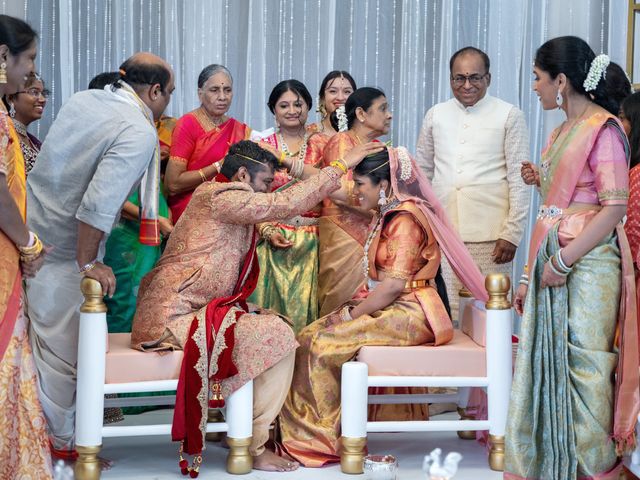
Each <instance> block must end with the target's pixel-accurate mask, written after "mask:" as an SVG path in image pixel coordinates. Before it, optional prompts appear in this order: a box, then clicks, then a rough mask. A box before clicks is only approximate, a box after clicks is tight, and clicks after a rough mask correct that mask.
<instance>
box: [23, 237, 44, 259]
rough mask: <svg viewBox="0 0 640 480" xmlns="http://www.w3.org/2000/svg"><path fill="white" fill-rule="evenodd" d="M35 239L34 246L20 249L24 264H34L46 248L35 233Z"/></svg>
mask: <svg viewBox="0 0 640 480" xmlns="http://www.w3.org/2000/svg"><path fill="white" fill-rule="evenodd" d="M33 239H34V241H33V245H31V246H30V247H18V250H19V251H20V259H21V260H22V261H23V262H32V261H33V260H35V259H36V258H38V257H39V256H40V254H41V253H42V249H43V248H44V247H43V245H42V241H40V238H38V236H37V235H36V234H35V233H34V234H33Z"/></svg>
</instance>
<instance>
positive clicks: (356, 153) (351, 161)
mask: <svg viewBox="0 0 640 480" xmlns="http://www.w3.org/2000/svg"><path fill="white" fill-rule="evenodd" d="M384 149H385V145H384V143H382V142H368V143H362V144H360V145H356V146H355V147H353V148H352V149H351V150H349V152H347V154H346V155H345V156H344V159H343V160H344V163H346V164H347V168H349V169H351V168H353V167H355V166H356V165H358V164H359V163H360V162H361V161H362V159H363V158H364V157H366V156H368V155H373V154H374V153H378V152H381V151H382V150H384Z"/></svg>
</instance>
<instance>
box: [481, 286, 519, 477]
mask: <svg viewBox="0 0 640 480" xmlns="http://www.w3.org/2000/svg"><path fill="white" fill-rule="evenodd" d="M485 287H486V289H487V292H488V293H489V300H488V301H487V304H486V308H487V327H486V332H487V376H488V378H489V386H488V387H487V402H488V405H487V407H488V411H489V412H488V413H489V424H490V427H489V443H490V445H491V450H490V453H489V466H490V467H491V469H492V470H497V471H504V435H505V430H506V425H507V414H508V412H509V397H510V394H511V378H512V358H513V357H512V355H513V354H512V351H513V350H512V345H511V330H512V327H511V302H510V301H509V300H508V299H507V295H508V294H509V290H510V289H511V281H510V280H509V277H508V276H506V275H504V274H491V275H487V278H486V280H485Z"/></svg>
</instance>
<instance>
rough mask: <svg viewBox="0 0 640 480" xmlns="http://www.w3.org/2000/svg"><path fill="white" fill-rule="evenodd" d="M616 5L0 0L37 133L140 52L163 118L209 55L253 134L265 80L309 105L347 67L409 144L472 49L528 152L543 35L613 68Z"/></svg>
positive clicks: (535, 148) (544, 121)
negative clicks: (149, 55)
mask: <svg viewBox="0 0 640 480" xmlns="http://www.w3.org/2000/svg"><path fill="white" fill-rule="evenodd" d="M626 3H627V2H625V1H622V0H304V1H303V0H0V11H1V12H3V13H8V14H11V15H15V16H19V17H22V18H24V19H26V20H27V21H28V22H29V23H30V24H31V25H32V26H33V27H35V28H36V29H37V30H38V31H39V33H40V54H39V56H38V60H37V66H38V70H39V71H40V73H41V74H42V76H43V78H44V79H45V81H46V82H47V86H48V88H49V89H50V90H51V91H52V92H53V94H52V97H51V98H50V101H49V105H48V106H47V109H46V112H45V117H44V118H43V119H42V120H41V121H40V122H38V123H37V126H34V127H33V128H32V129H33V131H34V133H36V135H37V136H38V137H39V138H41V139H42V138H44V136H45V135H46V132H47V130H48V128H49V125H50V124H51V122H52V121H53V118H54V116H55V113H56V112H57V111H58V110H59V108H60V106H61V105H62V103H63V102H64V100H65V99H67V98H68V97H69V96H70V95H71V94H72V93H73V92H75V91H77V90H81V89H84V88H86V86H87V84H88V82H89V80H90V79H91V78H92V77H93V76H94V75H95V74H97V73H100V72H102V71H107V70H116V69H117V68H118V66H119V65H120V63H121V62H122V61H123V60H124V59H125V58H126V57H128V56H129V55H131V54H132V53H133V52H135V51H138V50H147V51H151V52H154V53H157V54H159V55H160V56H162V57H164V58H166V59H167V60H168V61H169V63H170V64H171V65H172V66H173V67H174V69H175V72H176V86H177V88H176V92H175V94H174V96H173V99H172V101H171V104H170V106H169V109H168V113H169V114H171V115H174V116H180V115H181V114H183V113H185V112H187V111H189V110H191V109H193V108H194V107H195V106H196V105H197V94H196V90H197V85H196V82H197V77H198V74H199V72H200V70H201V69H202V67H204V66H205V65H207V64H209V63H214V62H217V63H223V64H225V65H226V66H227V67H228V68H229V69H230V70H231V72H232V73H233V75H234V90H235V97H234V101H233V106H232V108H231V112H230V113H231V115H233V116H235V117H237V118H239V119H240V120H243V121H245V122H246V123H248V124H249V125H250V126H251V127H253V128H256V129H260V130H261V129H264V128H267V127H269V126H272V124H273V118H272V115H271V114H270V113H269V112H268V110H267V107H266V100H267V96H268V94H269V92H270V90H271V88H272V87H273V86H274V85H275V84H276V83H277V82H279V81H280V80H283V79H287V78H297V79H299V80H301V81H303V82H304V83H305V84H306V85H307V87H308V88H309V90H310V91H311V92H312V94H313V95H314V102H315V98H316V97H315V95H316V94H317V91H318V87H319V84H320V81H321V79H322V77H323V76H324V75H325V74H326V73H327V72H328V71H330V70H333V69H345V70H349V71H350V72H351V73H352V74H353V76H354V78H355V79H356V81H357V82H358V85H360V86H364V85H372V86H378V87H380V88H382V89H383V90H384V91H385V92H386V93H387V96H388V98H389V100H390V103H391V106H392V109H393V112H394V121H393V127H392V132H391V139H392V140H393V143H394V144H396V145H406V146H407V147H408V148H409V149H410V150H413V149H414V147H415V142H416V138H417V134H418V130H419V128H420V125H421V123H422V118H423V116H424V113H425V112H426V110H427V109H428V108H429V107H430V106H432V105H433V104H435V103H437V102H440V101H442V100H445V99H447V98H449V97H450V89H449V65H448V62H449V57H450V56H451V54H452V53H453V52H454V51H455V50H457V49H459V48H461V47H463V46H466V45H474V46H477V47H479V48H481V49H483V50H485V51H487V53H488V54H489V56H490V57H491V72H492V84H491V88H490V92H491V93H492V94H493V95H495V96H498V97H500V98H502V99H504V100H506V101H509V102H512V103H514V104H516V105H519V106H520V107H521V108H522V110H524V112H525V114H526V116H527V122H528V124H529V128H530V131H531V158H532V159H534V161H535V160H537V158H538V156H539V151H540V147H541V145H542V144H543V142H544V140H545V138H546V136H547V135H548V133H549V131H550V130H551V128H552V127H553V126H554V125H556V124H557V123H559V121H560V118H561V117H560V116H559V115H558V114H557V113H552V114H545V113H543V112H542V111H541V109H540V108H539V105H538V100H537V97H536V96H535V95H534V94H533V93H532V92H531V78H532V77H531V65H532V62H533V55H534V52H535V49H536V48H537V47H538V46H539V45H540V44H542V43H543V42H544V40H546V39H548V38H551V37H554V36H558V35H566V34H573V35H578V36H580V37H582V38H584V39H585V40H586V41H587V42H588V43H589V44H590V45H591V46H592V47H593V49H594V50H595V51H596V53H600V52H607V53H609V54H610V56H611V57H612V59H613V60H614V61H617V62H619V63H621V64H622V65H624V59H625V48H626V25H627V23H626ZM536 208H537V206H536V205H535V202H534V205H532V211H535V209H536ZM532 218H533V216H532ZM523 245H524V244H523ZM525 256H526V248H521V249H519V255H518V259H519V261H518V262H517V263H518V265H519V266H521V265H522V263H523V259H524V258H525ZM518 271H520V268H518Z"/></svg>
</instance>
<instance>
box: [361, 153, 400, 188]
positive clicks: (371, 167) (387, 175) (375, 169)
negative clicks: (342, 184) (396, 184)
mask: <svg viewBox="0 0 640 480" xmlns="http://www.w3.org/2000/svg"><path fill="white" fill-rule="evenodd" d="M353 173H354V175H359V176H361V177H369V178H370V179H371V183H373V184H374V185H379V184H380V182H381V181H382V180H391V166H390V165H389V150H387V149H386V148H385V149H384V150H382V151H381V152H378V153H374V154H373V155H369V156H368V157H364V159H363V160H362V161H361V162H360V163H359V164H358V165H356V168H354V169H353Z"/></svg>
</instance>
